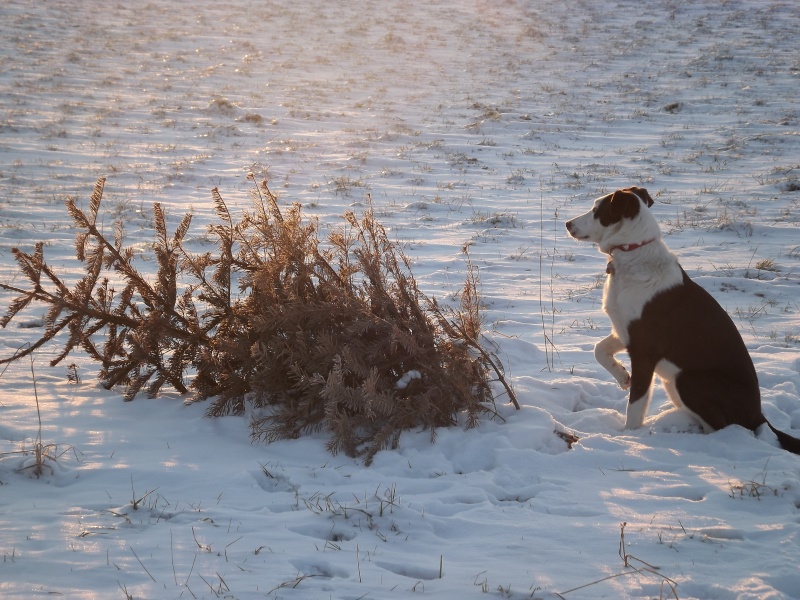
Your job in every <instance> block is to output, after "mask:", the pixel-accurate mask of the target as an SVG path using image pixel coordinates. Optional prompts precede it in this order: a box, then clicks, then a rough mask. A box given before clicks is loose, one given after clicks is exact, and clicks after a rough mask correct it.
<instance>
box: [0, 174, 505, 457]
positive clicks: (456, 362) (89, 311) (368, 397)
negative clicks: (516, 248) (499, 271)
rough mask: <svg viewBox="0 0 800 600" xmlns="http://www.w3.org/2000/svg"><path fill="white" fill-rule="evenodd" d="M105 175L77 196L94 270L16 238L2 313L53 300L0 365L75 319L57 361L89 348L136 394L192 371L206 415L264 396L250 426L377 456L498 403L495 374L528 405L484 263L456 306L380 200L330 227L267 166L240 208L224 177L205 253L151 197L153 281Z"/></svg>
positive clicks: (105, 370) (471, 273)
mask: <svg viewBox="0 0 800 600" xmlns="http://www.w3.org/2000/svg"><path fill="white" fill-rule="evenodd" d="M248 178H249V179H250V180H251V181H253V182H254V183H255V178H254V177H250V176H248ZM104 184H105V180H104V179H100V180H98V182H97V184H96V185H95V188H94V191H93V193H92V196H91V199H90V202H89V207H88V211H83V210H81V209H80V208H78V207H77V205H76V204H75V201H74V200H72V199H69V200H68V201H67V203H66V206H67V211H68V213H69V215H70V217H71V218H72V220H73V222H74V224H75V226H76V227H77V229H78V232H77V235H76V241H75V251H76V256H77V258H78V259H79V260H80V261H81V262H82V263H83V265H84V270H85V275H84V276H83V278H82V279H80V280H79V281H78V282H77V283H76V284H75V285H74V286H72V287H69V286H68V285H67V284H66V283H65V282H64V281H63V280H62V279H61V277H60V276H59V275H58V274H56V273H55V272H54V271H53V270H52V269H51V268H50V267H49V266H48V265H47V263H46V262H45V259H44V252H43V245H42V244H37V245H36V247H35V249H34V251H33V253H31V254H26V253H24V252H22V251H20V250H18V249H15V250H14V255H15V257H16V259H17V263H18V265H19V268H20V271H21V272H22V273H23V275H24V276H25V277H26V279H27V280H28V286H27V287H26V286H23V285H18V286H11V285H7V284H0V286H2V287H3V288H4V289H6V290H9V291H12V292H14V293H15V294H17V298H16V299H15V300H13V301H12V303H11V305H10V306H9V308H8V311H7V314H6V315H5V317H4V318H3V319H2V320H0V325H2V326H6V325H7V324H8V323H9V322H10V321H11V320H12V319H13V318H14V317H16V316H17V315H18V314H20V313H21V312H22V311H23V310H26V309H27V308H28V307H29V306H31V305H33V304H37V303H38V304H44V305H46V306H48V307H49V312H48V316H47V318H46V330H45V332H44V334H43V335H42V337H41V339H40V340H38V341H37V342H36V343H35V344H32V346H31V347H30V348H28V349H26V350H25V351H23V353H17V354H16V355H15V356H13V357H11V358H8V359H3V360H2V361H0V364H2V362H9V361H12V360H16V359H18V358H20V357H21V356H24V355H27V354H28V353H30V352H32V351H33V350H35V349H36V348H38V347H40V346H41V345H43V344H44V343H47V342H49V341H51V340H53V339H54V338H55V337H56V336H57V335H59V334H67V337H66V341H65V342H64V346H63V350H62V352H61V353H60V354H59V355H58V356H57V358H56V359H55V360H54V362H55V363H57V362H59V361H60V360H62V359H63V358H65V357H66V356H67V355H68V354H69V353H70V352H71V351H72V350H74V349H78V348H80V349H82V350H84V351H85V352H86V353H87V354H88V355H89V356H90V357H91V358H92V359H93V360H96V361H97V362H99V363H100V364H101V372H100V374H101V378H102V379H103V381H104V384H105V385H106V386H107V387H112V386H116V385H122V386H124V387H125V395H124V397H125V399H126V400H132V399H133V398H134V397H135V396H136V395H137V394H138V393H139V392H140V391H146V393H147V394H148V395H150V396H154V395H156V394H157V393H158V392H159V390H160V389H161V387H162V386H163V385H164V384H169V385H171V386H172V387H173V388H175V389H176V390H178V391H179V392H181V393H183V392H185V391H187V390H188V388H189V384H188V383H187V382H186V381H185V376H186V373H187V370H191V371H192V372H193V373H194V377H193V379H192V381H191V383H190V385H191V387H192V388H193V389H195V390H196V391H197V393H198V395H199V396H200V397H201V398H208V399H210V400H211V402H210V405H209V408H208V410H207V413H208V415H210V416H219V415H224V414H236V413H238V414H241V413H243V412H244V411H245V409H246V408H247V407H248V406H250V407H252V408H253V409H255V411H254V414H255V416H254V418H253V420H252V435H253V438H254V439H255V440H258V441H266V442H269V441H272V440H276V439H282V438H293V437H297V436H299V435H302V434H303V433H306V432H311V431H319V430H324V431H327V432H328V433H329V434H330V435H331V438H330V441H329V443H328V448H329V450H330V451H331V452H333V453H336V452H344V453H346V454H348V455H350V456H361V457H363V459H364V461H365V462H366V463H369V462H370V461H371V460H372V458H373V457H374V455H375V453H376V452H378V451H379V450H380V449H382V448H387V447H393V446H396V445H397V443H398V441H399V437H400V434H401V432H402V431H404V430H406V429H411V428H422V429H426V430H429V431H430V432H431V437H432V438H433V437H435V430H436V428H437V427H442V426H447V425H451V424H453V423H455V422H456V421H457V415H459V414H461V413H464V414H466V424H467V426H468V427H473V426H475V425H477V423H478V422H479V419H480V416H481V415H485V414H487V413H489V414H495V415H496V414H497V412H496V410H494V409H493V407H492V404H493V401H494V397H493V395H492V392H491V390H490V385H489V384H490V380H489V379H488V376H489V373H494V375H495V376H496V378H497V380H498V381H500V383H501V384H502V385H503V387H504V389H505V390H506V393H507V394H508V396H509V398H510V399H511V401H512V402H513V404H514V406H515V407H516V408H519V404H518V402H517V400H516V396H515V394H514V391H513V389H512V387H511V385H510V384H509V382H508V381H507V379H506V378H505V374H504V371H503V368H502V364H501V363H500V361H499V360H498V359H497V357H496V356H495V355H494V354H492V353H491V352H490V351H488V350H486V349H485V348H483V347H482V345H481V343H480V332H481V313H480V293H479V281H478V273H477V269H475V268H474V267H473V266H472V264H471V263H469V264H468V273H467V279H466V282H465V285H464V289H463V290H462V294H461V306H460V309H459V311H458V312H456V313H454V314H453V315H452V318H447V317H446V316H445V315H444V314H443V313H442V312H441V310H440V309H439V307H438V305H437V304H436V301H435V300H434V299H429V298H428V297H427V296H426V295H425V294H424V293H423V292H422V291H421V290H420V289H419V287H418V285H417V282H416V280H415V278H414V276H413V274H412V273H411V269H410V266H409V264H410V263H409V260H408V258H407V257H406V256H405V255H404V254H403V252H402V250H401V248H400V247H399V246H398V244H396V243H395V242H393V241H391V240H390V239H389V238H388V235H387V233H386V230H385V229H384V227H383V226H382V225H381V224H380V223H379V222H378V221H377V219H376V218H375V215H374V212H373V210H372V206H371V203H370V204H369V205H368V207H367V208H366V209H365V210H364V211H363V213H362V214H360V215H356V214H355V213H353V212H350V211H348V212H347V213H345V215H343V221H344V225H343V227H342V228H341V229H334V230H332V231H331V232H330V233H329V234H328V236H327V237H326V238H323V239H322V240H321V239H320V235H319V231H320V228H319V225H318V223H317V222H316V220H314V219H309V218H307V217H305V216H304V215H303V213H302V209H301V207H300V205H299V204H292V205H289V206H285V207H284V206H281V204H279V202H278V198H277V196H276V195H275V194H273V193H272V191H270V189H269V187H268V185H267V182H266V181H263V182H261V183H260V184H256V186H255V189H254V190H253V192H252V199H253V208H252V211H247V212H244V213H243V215H242V217H241V218H240V219H239V220H238V221H237V220H235V219H234V218H233V216H232V214H231V212H230V210H229V209H228V206H227V204H226V203H225V201H224V199H223V197H222V195H221V194H220V192H219V190H218V189H216V188H214V189H213V190H212V192H211V199H212V202H213V205H214V210H215V213H216V216H217V218H218V222H217V223H215V224H213V225H211V226H210V227H209V233H210V234H211V235H212V236H213V237H214V238H215V240H216V246H217V249H216V252H207V253H204V254H199V255H198V254H192V253H190V252H188V251H187V250H186V249H185V247H184V246H183V240H184V239H185V236H186V234H187V233H188V231H189V227H190V225H191V216H190V215H185V216H184V217H183V218H182V219H181V221H180V222H179V224H178V226H177V227H176V229H175V231H174V232H173V233H172V234H170V233H168V230H167V215H166V214H165V212H164V211H163V209H162V207H161V206H160V205H159V204H156V205H154V207H153V217H154V223H155V242H154V244H153V251H154V254H155V258H156V265H157V271H156V273H155V277H154V281H153V283H150V282H149V281H148V280H147V279H145V277H143V276H142V274H141V273H140V272H139V271H138V269H137V268H136V265H135V263H136V256H135V253H134V252H133V250H132V249H130V248H126V247H125V246H124V245H123V236H122V234H123V230H122V227H121V225H118V226H116V227H115V228H114V238H113V240H110V239H108V238H106V237H105V235H104V234H103V233H102V232H101V231H100V230H99V229H98V226H97V223H98V214H99V210H100V208H101V202H102V195H103V189H104ZM370 202H371V201H370ZM112 282H121V291H117V290H116V289H115V287H114V284H113V283H112ZM232 282H238V293H234V290H233V289H232V286H233V283H232ZM198 306H201V307H202V311H201V310H199V309H198ZM98 340H101V341H102V343H101V342H100V341H98Z"/></svg>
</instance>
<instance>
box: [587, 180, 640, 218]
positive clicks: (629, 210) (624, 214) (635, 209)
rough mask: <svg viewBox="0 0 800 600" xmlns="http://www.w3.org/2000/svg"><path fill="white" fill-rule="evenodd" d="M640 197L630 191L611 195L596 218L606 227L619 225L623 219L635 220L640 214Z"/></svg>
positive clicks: (602, 204) (621, 191)
mask: <svg viewBox="0 0 800 600" xmlns="http://www.w3.org/2000/svg"><path fill="white" fill-rule="evenodd" d="M639 204H640V203H639V197H638V196H637V195H636V194H634V193H633V192H631V191H629V190H628V189H624V190H617V191H616V192H614V193H613V194H609V195H608V196H606V197H605V198H603V201H602V202H601V203H600V205H599V206H598V207H597V211H596V212H595V214H594V216H595V218H596V219H600V223H601V224H602V225H603V226H604V227H608V226H609V225H611V224H612V223H619V222H620V221H622V219H633V218H634V217H636V215H638V214H639Z"/></svg>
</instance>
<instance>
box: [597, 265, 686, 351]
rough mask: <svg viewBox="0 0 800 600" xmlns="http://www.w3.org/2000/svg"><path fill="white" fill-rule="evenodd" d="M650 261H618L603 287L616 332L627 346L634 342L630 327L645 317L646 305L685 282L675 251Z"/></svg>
mask: <svg viewBox="0 0 800 600" xmlns="http://www.w3.org/2000/svg"><path fill="white" fill-rule="evenodd" d="M664 258H665V260H662V261H655V262H651V261H648V264H646V265H645V264H630V263H627V262H625V261H614V267H613V269H611V271H612V272H610V273H609V275H608V276H607V277H606V283H605V287H604V289H603V310H605V312H606V314H607V315H608V317H609V319H611V325H612V327H613V330H614V333H615V334H616V335H617V336H618V337H619V338H620V339H621V340H622V342H623V344H625V346H627V345H628V343H629V342H630V337H629V335H628V326H629V325H630V324H631V323H632V322H633V321H635V320H637V319H639V318H640V317H641V316H642V311H643V310H644V307H645V305H646V304H647V303H648V302H649V301H650V300H651V299H652V298H653V297H654V296H656V295H658V294H659V293H661V292H664V291H666V290H668V289H670V288H672V287H675V286H676V285H678V284H680V283H681V282H682V281H683V275H682V273H681V270H680V267H679V266H678V261H677V260H676V259H675V258H674V256H672V255H671V254H669V253H667V254H666V256H664Z"/></svg>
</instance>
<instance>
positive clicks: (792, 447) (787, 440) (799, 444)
mask: <svg viewBox="0 0 800 600" xmlns="http://www.w3.org/2000/svg"><path fill="white" fill-rule="evenodd" d="M767 425H769V428H770V429H772V431H773V432H774V433H775V435H777V436H778V441H779V442H780V444H781V448H783V449H784V450H788V451H789V452H794V453H795V454H800V440H799V439H797V438H796V437H793V436H791V435H789V434H788V433H784V432H783V431H781V430H780V429H775V428H774V427H773V426H772V423H770V422H769V421H767Z"/></svg>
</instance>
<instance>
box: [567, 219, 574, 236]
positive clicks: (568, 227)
mask: <svg viewBox="0 0 800 600" xmlns="http://www.w3.org/2000/svg"><path fill="white" fill-rule="evenodd" d="M573 227H575V225H574V224H573V223H572V221H567V231H569V232H570V233H572V228H573Z"/></svg>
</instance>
